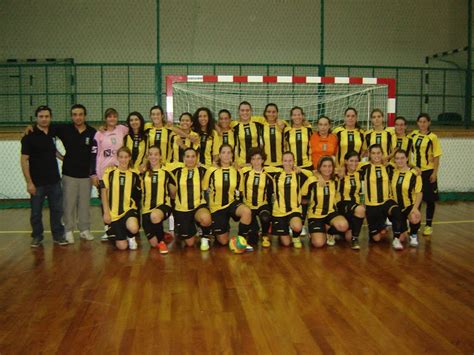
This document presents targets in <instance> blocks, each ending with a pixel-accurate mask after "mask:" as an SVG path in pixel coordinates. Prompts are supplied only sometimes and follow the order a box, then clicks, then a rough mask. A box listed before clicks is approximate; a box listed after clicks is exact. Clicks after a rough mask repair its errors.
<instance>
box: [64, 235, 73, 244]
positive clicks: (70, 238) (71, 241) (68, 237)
mask: <svg viewBox="0 0 474 355" xmlns="http://www.w3.org/2000/svg"><path fill="white" fill-rule="evenodd" d="M65 238H66V240H67V242H68V243H69V244H74V233H73V232H66V235H65Z"/></svg>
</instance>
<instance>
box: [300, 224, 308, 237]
mask: <svg viewBox="0 0 474 355" xmlns="http://www.w3.org/2000/svg"><path fill="white" fill-rule="evenodd" d="M300 235H301V236H305V235H308V228H306V226H303V229H301V234H300Z"/></svg>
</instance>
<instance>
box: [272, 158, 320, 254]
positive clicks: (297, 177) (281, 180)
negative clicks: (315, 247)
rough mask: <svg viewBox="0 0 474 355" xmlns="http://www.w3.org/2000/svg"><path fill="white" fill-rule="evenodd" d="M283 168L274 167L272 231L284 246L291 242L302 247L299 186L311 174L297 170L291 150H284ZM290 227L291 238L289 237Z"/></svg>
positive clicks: (295, 246)
mask: <svg viewBox="0 0 474 355" xmlns="http://www.w3.org/2000/svg"><path fill="white" fill-rule="evenodd" d="M282 161H283V169H278V168H274V169H273V170H274V171H275V172H274V173H273V176H272V177H273V181H274V186H273V191H274V204H273V211H272V215H273V218H272V220H273V224H272V233H273V234H274V235H278V236H279V237H280V242H281V243H282V244H283V245H284V246H289V245H290V244H291V243H293V247H294V248H297V249H300V248H301V247H302V243H301V239H300V234H301V230H302V229H303V217H302V208H301V191H300V190H301V186H303V184H304V182H305V181H306V180H307V179H308V177H310V176H312V174H311V172H309V171H308V170H304V169H301V170H300V171H299V172H297V169H296V167H295V157H294V155H293V153H292V152H284V153H283V157H282ZM290 228H291V230H292V232H293V238H292V239H290Z"/></svg>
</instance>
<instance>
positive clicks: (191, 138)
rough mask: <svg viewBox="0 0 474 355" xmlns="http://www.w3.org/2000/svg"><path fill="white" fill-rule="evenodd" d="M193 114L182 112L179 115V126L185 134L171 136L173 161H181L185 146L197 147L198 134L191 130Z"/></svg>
mask: <svg viewBox="0 0 474 355" xmlns="http://www.w3.org/2000/svg"><path fill="white" fill-rule="evenodd" d="M192 124H193V116H192V115H191V114H190V113H189V112H184V113H182V114H181V115H180V116H179V128H180V130H181V132H182V133H184V135H185V136H181V135H179V134H176V135H174V136H173V140H172V145H171V159H170V161H171V162H173V163H176V162H181V163H182V162H183V155H184V150H185V149H186V148H193V149H195V150H198V149H199V135H198V134H197V133H196V132H193V131H192V130H191V126H192Z"/></svg>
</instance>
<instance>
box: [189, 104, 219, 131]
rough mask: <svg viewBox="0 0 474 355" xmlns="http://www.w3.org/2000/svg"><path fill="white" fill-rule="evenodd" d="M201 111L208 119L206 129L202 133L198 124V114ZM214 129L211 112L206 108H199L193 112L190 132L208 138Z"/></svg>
mask: <svg viewBox="0 0 474 355" xmlns="http://www.w3.org/2000/svg"><path fill="white" fill-rule="evenodd" d="M201 111H205V112H206V113H207V117H208V122H207V127H206V129H205V130H204V131H203V130H202V129H201V124H200V123H199V113H200V112H201ZM215 127H216V122H215V121H214V116H213V115H212V112H211V110H209V109H208V108H207V107H200V108H198V109H197V110H196V112H194V115H193V125H192V130H193V131H194V132H196V133H199V135H200V136H201V135H202V134H204V133H205V134H207V135H208V136H210V135H211V134H212V131H213V130H214V129H215Z"/></svg>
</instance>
